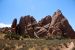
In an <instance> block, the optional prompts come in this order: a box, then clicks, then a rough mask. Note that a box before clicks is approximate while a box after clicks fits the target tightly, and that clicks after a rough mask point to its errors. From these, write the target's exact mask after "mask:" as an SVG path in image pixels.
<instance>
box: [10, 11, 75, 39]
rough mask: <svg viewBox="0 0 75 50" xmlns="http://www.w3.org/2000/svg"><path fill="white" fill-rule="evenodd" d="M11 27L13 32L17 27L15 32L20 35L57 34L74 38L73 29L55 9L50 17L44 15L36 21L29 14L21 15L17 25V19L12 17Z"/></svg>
mask: <svg viewBox="0 0 75 50" xmlns="http://www.w3.org/2000/svg"><path fill="white" fill-rule="evenodd" d="M11 28H13V30H14V32H15V31H16V29H17V33H18V34H20V35H29V36H30V37H45V36H48V37H50V36H57V35H59V36H66V37H69V38H75V33H74V30H73V29H72V27H71V26H70V24H69V22H68V20H67V19H66V18H65V16H63V14H62V12H61V11H60V10H57V11H56V12H55V13H54V15H53V16H52V17H51V16H46V17H45V18H43V19H42V20H41V21H39V22H38V23H37V21H36V20H35V19H34V18H33V16H30V15H28V16H24V17H21V18H20V21H19V24H18V25H17V20H16V19H14V21H13V23H12V26H11Z"/></svg>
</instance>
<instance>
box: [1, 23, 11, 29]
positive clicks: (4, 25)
mask: <svg viewBox="0 0 75 50" xmlns="http://www.w3.org/2000/svg"><path fill="white" fill-rule="evenodd" d="M2 27H11V24H4V23H0V28H2Z"/></svg>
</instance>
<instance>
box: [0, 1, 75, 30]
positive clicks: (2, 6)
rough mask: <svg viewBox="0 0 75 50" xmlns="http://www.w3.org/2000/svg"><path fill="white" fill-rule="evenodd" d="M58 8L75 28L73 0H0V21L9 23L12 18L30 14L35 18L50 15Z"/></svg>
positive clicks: (74, 2) (5, 23)
mask: <svg viewBox="0 0 75 50" xmlns="http://www.w3.org/2000/svg"><path fill="white" fill-rule="evenodd" d="M57 9H60V10H61V11H62V13H63V15H64V16H65V17H66V18H67V19H68V21H69V23H70V24H71V26H72V27H73V29H75V22H74V21H75V0H0V23H1V24H4V25H7V26H8V25H9V24H11V23H12V21H13V19H14V18H17V19H18V21H19V19H20V17H21V16H25V15H31V16H34V18H35V19H37V21H38V20H40V19H41V18H43V17H45V16H47V15H52V14H53V13H54V12H55V11H56V10H57Z"/></svg>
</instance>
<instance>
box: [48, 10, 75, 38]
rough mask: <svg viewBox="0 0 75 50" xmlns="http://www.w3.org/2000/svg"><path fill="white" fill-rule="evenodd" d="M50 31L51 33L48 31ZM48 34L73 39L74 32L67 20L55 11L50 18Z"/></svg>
mask: <svg viewBox="0 0 75 50" xmlns="http://www.w3.org/2000/svg"><path fill="white" fill-rule="evenodd" d="M50 30H51V31H50ZM49 31H50V33H52V34H56V33H58V32H59V33H62V35H66V36H69V37H71V38H74V36H73V35H75V34H74V30H73V29H72V27H71V26H70V24H69V22H68V20H67V19H66V18H65V17H64V16H63V14H62V13H61V11H60V10H57V11H56V12H55V13H54V15H53V16H52V21H51V24H50V28H49Z"/></svg>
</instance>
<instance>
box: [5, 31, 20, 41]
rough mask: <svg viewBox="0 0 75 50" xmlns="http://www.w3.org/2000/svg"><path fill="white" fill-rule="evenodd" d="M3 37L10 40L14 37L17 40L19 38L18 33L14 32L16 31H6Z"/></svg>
mask: <svg viewBox="0 0 75 50" xmlns="http://www.w3.org/2000/svg"><path fill="white" fill-rule="evenodd" d="M4 38H5V39H10V40H13V39H16V40H19V39H20V35H18V34H16V33H11V32H9V33H6V35H5V37H4Z"/></svg>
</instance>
